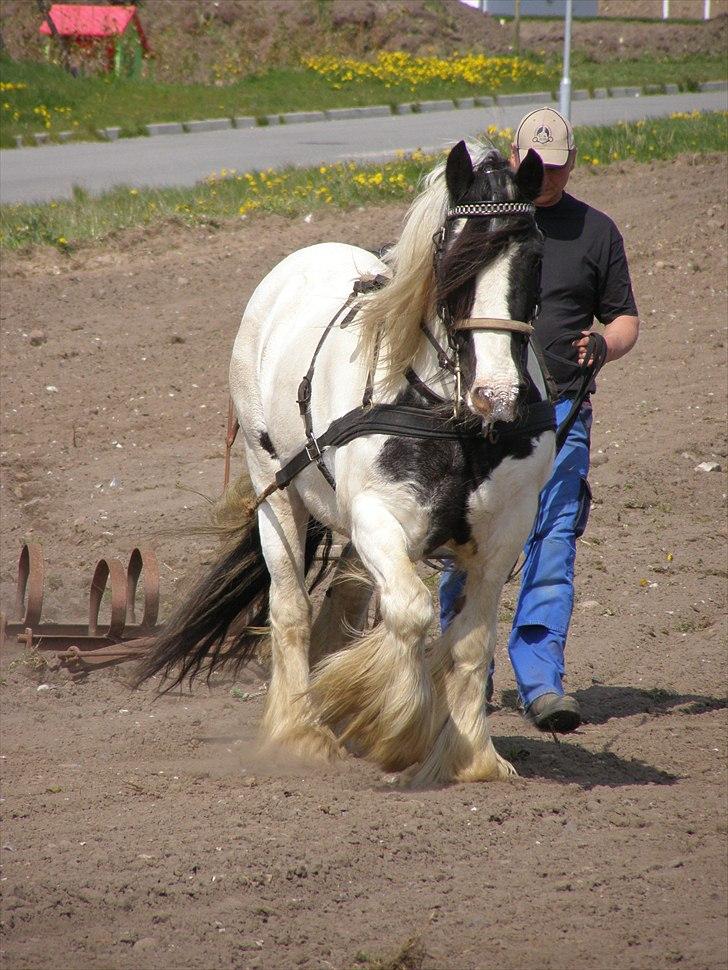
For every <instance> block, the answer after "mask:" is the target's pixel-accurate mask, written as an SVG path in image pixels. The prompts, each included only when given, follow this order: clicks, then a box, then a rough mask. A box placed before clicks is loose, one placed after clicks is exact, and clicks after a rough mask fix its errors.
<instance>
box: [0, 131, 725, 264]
mask: <svg viewBox="0 0 728 970" xmlns="http://www.w3.org/2000/svg"><path fill="white" fill-rule="evenodd" d="M727 126H728V112H714V113H709V114H700V113H699V112H692V113H690V114H684V113H677V114H675V115H673V116H672V117H671V118H669V119H667V118H660V119H654V120H649V121H638V122H634V123H630V124H626V123H620V124H617V125H614V126H611V127H589V126H582V127H577V129H576V142H577V145H578V146H579V154H578V156H577V162H578V164H580V165H582V166H588V167H589V168H591V169H593V170H594V169H597V168H599V167H600V166H604V165H609V164H612V163H615V162H619V161H623V160H626V159H634V160H635V161H638V162H649V161H652V160H655V159H667V158H674V157H675V156H676V155H678V154H680V153H685V152H687V153H694V154H700V153H705V152H715V151H719V152H725V151H726V148H727V147H728V139H727V135H728V127H727ZM486 134H487V136H488V137H489V138H490V139H491V140H492V141H493V143H494V145H495V146H496V147H497V148H499V149H500V151H502V152H504V153H507V152H508V150H509V145H510V141H511V138H512V136H513V132H512V130H511V129H508V128H506V129H498V128H496V127H494V126H491V127H490V128H488V130H487V131H486ZM435 162H436V157H435V156H432V155H426V154H424V153H423V152H421V151H416V152H414V153H412V154H410V155H404V154H402V155H401V156H399V157H397V158H396V159H395V160H393V161H391V162H387V163H386V164H379V165H376V164H375V165H365V166H361V165H357V164H355V163H354V162H348V163H347V162H339V163H336V164H334V165H321V166H319V167H318V168H307V169H300V168H285V169H279V170H274V169H267V170H265V171H262V172H244V173H239V172H236V171H231V170H225V169H223V170H222V171H221V172H213V173H211V174H210V176H209V177H208V178H207V179H206V180H205V181H204V182H203V183H200V184H198V185H196V186H194V187H193V188H188V189H137V188H117V189H114V190H113V191H111V192H107V193H105V194H104V195H102V196H99V197H91V196H89V195H88V194H87V193H86V192H84V191H83V190H81V189H76V190H75V191H74V198H73V199H71V200H68V201H60V202H51V203H42V204H34V205H5V206H0V248H2V249H3V250H5V251H9V250H31V249H32V248H33V247H34V246H38V245H51V246H55V247H56V248H57V249H58V250H59V251H61V252H66V253H69V252H71V251H73V250H74V249H76V248H77V247H79V246H81V245H88V244H94V243H99V242H102V241H103V240H105V239H108V238H109V237H110V236H112V234H114V233H116V232H119V231H121V230H124V229H129V228H132V227H144V226H150V227H161V226H162V225H164V224H165V223H167V224H177V225H185V226H208V227H211V228H219V227H220V226H221V225H222V224H224V223H234V222H235V221H236V220H240V219H248V218H251V217H254V216H255V215H256V214H258V213H277V214H280V215H284V216H298V215H302V214H306V213H308V212H312V211H314V210H315V209H320V208H326V207H337V208H341V209H348V208H351V207H353V206H359V205H376V204H378V203H384V202H400V201H401V202H408V201H409V200H410V199H411V198H412V196H413V194H414V193H415V191H416V189H417V185H418V182H419V180H420V178H421V176H422V174H423V173H424V172H427V171H429V170H430V169H431V168H432V167H433V166H434V164H435Z"/></svg>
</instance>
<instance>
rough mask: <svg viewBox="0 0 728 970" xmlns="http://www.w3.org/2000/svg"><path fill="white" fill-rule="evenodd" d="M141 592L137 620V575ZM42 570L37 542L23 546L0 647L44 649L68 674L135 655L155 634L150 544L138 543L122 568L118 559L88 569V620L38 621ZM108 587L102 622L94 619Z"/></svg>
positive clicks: (155, 585)
mask: <svg viewBox="0 0 728 970" xmlns="http://www.w3.org/2000/svg"><path fill="white" fill-rule="evenodd" d="M140 578H141V579H142V587H143V591H144V596H143V608H142V615H141V619H140V620H139V622H138V623H137V618H136V599H137V587H138V585H139V579H140ZM44 580H45V569H44V565H43V549H42V547H41V545H40V543H37V542H30V543H28V544H27V545H25V546H23V549H22V552H21V553H20V559H19V561H18V580H17V589H16V599H15V612H16V616H17V621H13V622H8V620H7V617H6V616H5V614H4V613H0V647H2V646H5V644H6V642H11V641H12V640H17V642H18V643H23V644H25V646H26V647H27V648H28V649H31V648H34V649H36V650H40V651H50V652H53V653H55V654H56V655H57V657H58V659H59V660H60V662H61V663H62V664H63V665H64V666H66V667H68V668H69V669H70V670H71V671H72V673H75V674H82V673H86V672H88V671H89V670H90V669H92V668H96V667H105V666H109V665H111V664H117V663H122V662H123V661H124V660H131V659H134V658H135V657H140V656H141V655H142V654H143V653H145V652H146V651H147V650H148V649H149V648H150V647H151V645H152V643H153V642H154V637H155V636H156V634H158V633H159V631H160V627H158V626H157V625H156V624H157V615H158V612H159V565H158V563H157V557H156V556H155V554H154V551H153V550H152V548H151V546H149V545H147V544H146V543H140V544H139V545H138V546H137V547H136V548H135V549H133V550H132V553H131V556H130V557H129V563H128V565H127V566H126V568H125V567H124V565H123V563H122V562H121V560H120V559H115V558H111V557H109V558H105V559H100V560H99V561H98V563H97V564H96V568H95V569H94V573H93V577H92V579H91V589H90V593H89V618H88V623H87V624H83V623H43V622H42V621H41V614H42V611H43V593H44ZM107 586H108V587H109V592H110V595H111V604H110V616H109V621H108V623H104V624H102V623H101V622H100V619H99V613H100V611H101V601H102V598H103V596H104V593H105V591H106V589H107Z"/></svg>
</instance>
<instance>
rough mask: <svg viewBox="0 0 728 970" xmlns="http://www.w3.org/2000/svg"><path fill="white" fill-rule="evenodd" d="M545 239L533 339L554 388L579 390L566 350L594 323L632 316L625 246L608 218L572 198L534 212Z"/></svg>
mask: <svg viewBox="0 0 728 970" xmlns="http://www.w3.org/2000/svg"><path fill="white" fill-rule="evenodd" d="M536 222H537V223H538V227H539V229H540V230H541V232H543V234H544V235H545V237H546V239H545V241H544V255H543V265H542V269H541V308H540V311H539V314H538V317H537V318H536V320H535V327H536V334H535V335H536V339H537V340H538V343H539V345H540V347H541V349H542V351H543V352H544V355H545V357H546V365H547V366H548V368H549V370H550V371H551V373H552V375H553V377H554V379H555V381H556V383H557V385H558V388H559V393H568V392H569V391H570V390H571V391H573V390H576V388H577V387H578V375H579V367H578V365H577V363H576V361H577V352H576V348H575V347H572V346H571V343H572V341H573V340H575V339H576V338H577V337H578V336H579V335H580V333H581V331H582V330H588V329H589V328H590V327H591V326H592V324H593V322H594V317H596V318H597V320H599V322H600V323H604V324H609V323H611V322H612V320H614V319H615V317H619V316H622V315H623V314H626V315H629V316H635V317H636V316H637V305H636V304H635V300H634V295H633V293H632V283H631V282H630V278H629V267H628V265H627V257H626V255H625V252H624V242H623V241H622V237H621V235H620V234H619V230H618V229H617V227H616V226H615V225H614V223H613V222H612V220H611V219H610V218H609V216H606V215H605V214H604V213H603V212H599V210H598V209H592V207H591V206H589V205H587V204H586V203H585V202H580V201H579V200H578V199H575V198H574V197H573V196H572V195H567V194H566V193H564V194H563V196H562V197H561V199H560V200H559V201H558V202H557V203H556V205H553V206H547V207H544V208H537V209H536Z"/></svg>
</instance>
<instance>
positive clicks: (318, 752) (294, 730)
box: [263, 724, 346, 762]
mask: <svg viewBox="0 0 728 970" xmlns="http://www.w3.org/2000/svg"><path fill="white" fill-rule="evenodd" d="M263 748H264V750H265V749H278V750H282V751H285V752H286V754H292V755H295V757H297V758H301V759H302V760H304V761H319V762H320V761H323V762H330V761H339V760H341V759H342V758H345V757H346V750H345V749H344V747H343V745H342V744H341V743H340V742H339V741H338V740H337V738H336V737H335V736H334V734H333V732H332V731H330V730H329V729H328V728H326V727H321V726H320V725H317V724H311V725H296V726H294V727H291V728H288V729H287V730H282V731H277V732H276V733H275V734H273V735H267V736H266V737H265V738H264V739H263Z"/></svg>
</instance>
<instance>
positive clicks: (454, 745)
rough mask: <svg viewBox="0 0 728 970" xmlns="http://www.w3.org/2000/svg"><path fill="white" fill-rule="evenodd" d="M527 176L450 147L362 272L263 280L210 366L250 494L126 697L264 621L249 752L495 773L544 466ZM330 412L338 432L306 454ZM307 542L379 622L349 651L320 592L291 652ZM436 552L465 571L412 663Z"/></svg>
mask: <svg viewBox="0 0 728 970" xmlns="http://www.w3.org/2000/svg"><path fill="white" fill-rule="evenodd" d="M542 177H543V169H542V163H541V160H540V159H539V157H538V156H537V155H536V154H535V153H534V152H530V153H529V155H528V156H527V158H526V159H525V160H524V161H523V162H522V164H521V166H520V168H519V169H518V171H517V172H515V173H514V172H512V171H511V170H510V168H509V166H508V164H507V162H506V161H505V159H503V158H502V157H501V156H500V155H499V153H498V152H497V151H495V150H494V149H493V148H492V147H491V146H477V147H475V148H471V149H468V148H467V147H466V145H465V143H464V142H460V143H459V144H458V145H456V146H455V147H454V148H453V149H452V151H451V152H450V154H449V156H448V157H447V160H446V162H445V163H443V164H440V165H439V166H438V167H437V168H436V169H435V170H434V171H433V172H431V173H430V174H429V175H428V176H427V177H426V179H425V183H424V188H423V190H422V191H421V193H420V194H419V195H418V196H417V198H416V199H415V201H414V202H413V204H412V206H411V208H410V211H409V213H408V215H407V218H406V221H405V225H404V228H403V231H402V235H401V237H400V239H399V241H398V242H397V243H396V244H395V245H394V246H393V247H392V248H391V249H390V250H389V251H388V252H386V254H385V255H384V256H382V257H381V258H379V257H378V256H376V255H373V254H372V253H371V252H369V251H367V250H364V249H360V248H357V247H355V246H349V245H343V244H339V243H323V244H320V245H315V246H311V247H309V248H306V249H302V250H299V251H297V252H294V253H292V254H291V255H290V256H288V257H286V258H285V259H284V260H283V261H282V262H280V263H279V264H278V265H277V266H276V267H275V268H274V269H273V270H272V271H271V272H270V273H269V274H268V275H267V276H266V277H265V279H263V281H262V282H261V283H260V285H259V286H258V287H257V289H256V290H255V292H254V293H253V295H252V297H251V299H250V301H249V303H248V305H247V308H246V310H245V313H244V315H243V318H242V323H241V326H240V330H239V332H238V335H237V338H236V340H235V345H234V349H233V354H232V361H231V364H230V390H231V395H232V399H233V402H234V405H235V410H236V413H237V418H238V420H239V423H240V427H241V428H242V431H243V436H244V450H245V458H246V462H247V472H248V475H249V483H250V484H252V490H250V489H248V491H247V492H246V489H245V487H243V485H242V484H241V483H238V485H237V486H235V487H234V488H233V491H232V495H233V498H236V497H237V499H238V500H239V504H240V507H241V509H242V510H243V514H242V519H241V522H242V524H240V525H239V526H238V528H237V529H235V530H233V531H232V542H231V545H230V546H229V547H228V551H227V552H226V553H225V554H224V555H223V556H222V558H221V559H220V560H219V561H218V562H217V563H216V564H215V565H214V566H213V567H212V568H211V571H210V573H209V574H208V575H207V576H206V577H205V578H204V579H203V580H202V581H201V582H200V583H199V585H198V586H197V588H196V589H195V590H194V592H193V593H192V595H191V596H190V597H189V599H188V600H187V601H186V602H185V603H183V604H182V606H181V607H180V608H179V609H178V611H177V612H176V613H175V614H174V615H173V616H172V618H171V619H170V621H169V622H168V623H167V625H166V627H165V630H164V631H163V633H162V635H161V637H160V639H159V641H158V643H157V645H156V647H155V648H154V650H153V652H152V653H151V654H150V655H149V656H148V657H147V658H146V659H145V661H144V662H143V664H142V667H141V669H140V671H139V676H138V682H141V681H143V680H145V679H146V678H148V677H151V676H152V675H154V674H156V673H159V672H163V673H164V674H165V675H166V678H167V680H166V683H167V685H168V687H167V689H168V688H169V686H174V685H176V684H179V683H181V682H182V681H183V680H184V679H186V678H188V677H189V678H192V677H194V676H195V675H196V674H198V673H200V672H201V671H206V672H207V673H208V675H209V673H211V672H212V671H213V670H215V669H217V668H218V667H220V666H222V665H225V664H227V663H233V664H239V663H240V662H243V661H244V660H246V659H248V658H249V657H250V655H251V654H252V652H253V651H254V650H255V646H256V644H257V643H258V642H259V637H258V636H257V635H256V634H257V631H258V630H259V625H260V624H261V623H265V622H266V621H267V623H268V625H269V631H270V638H271V663H272V669H271V678H270V685H269V690H268V694H267V707H266V711H265V715H264V722H263V732H264V736H265V738H266V739H267V741H268V742H272V743H277V744H281V745H284V746H286V747H288V748H289V749H291V750H293V751H294V752H296V753H298V754H300V755H303V756H309V757H310V756H318V757H324V758H331V757H335V756H340V755H342V754H343V753H345V751H346V750H347V746H348V747H349V748H351V747H353V748H354V749H355V750H356V751H357V752H358V753H360V754H363V755H365V756H368V757H370V758H372V759H373V760H375V761H376V762H377V763H378V764H379V765H380V766H381V767H382V768H383V769H384V770H386V771H390V772H401V773H402V774H401V775H400V777H401V778H402V779H403V780H404V781H406V782H407V783H411V784H415V785H424V784H433V783H443V782H449V781H486V780H492V779H499V778H507V777H509V776H510V775H513V774H515V772H514V769H513V767H512V766H511V765H510V764H509V763H508V762H507V761H506V760H505V759H503V758H502V757H501V756H500V755H499V754H497V752H496V751H495V748H494V747H493V743H492V741H491V738H490V735H489V732H488V723H487V720H486V704H485V684H486V675H487V670H488V666H489V663H490V660H491V658H492V656H493V651H494V646H495V632H496V618H497V608H498V602H499V597H500V594H501V590H502V588H503V585H504V583H505V581H506V579H507V578H508V575H509V572H510V570H511V568H512V567H513V564H514V562H515V560H516V559H517V557H518V554H519V551H520V550H521V548H522V546H523V543H524V541H525V539H526V537H527V535H528V533H529V530H530V528H531V526H532V524H533V521H534V518H535V514H536V511H537V505H538V495H539V492H540V490H541V488H542V486H543V484H544V483H545V481H546V479H547V477H548V474H549V470H550V467H551V464H552V461H553V454H554V433H553V432H554V425H553V409H552V408H551V406H550V403H549V402H548V401H547V394H546V388H545V382H544V378H543V375H542V372H541V368H540V366H539V363H538V360H537V358H536V356H535V353H534V350H533V348H532V347H531V346H530V344H529V341H528V335H529V333H530V330H531V327H530V326H529V321H530V320H532V318H533V316H534V314H535V312H536V305H537V300H538V284H539V273H540V260H541V245H542V244H541V235H540V233H539V231H538V228H537V227H536V223H535V220H534V218H533V212H534V209H533V205H532V204H530V203H531V202H532V200H533V199H534V198H535V197H536V196H537V195H538V192H539V189H540V186H541V181H542ZM373 278H377V283H378V284H379V285H376V286H375V285H371V286H367V285H366V283H364V284H362V283H361V281H362V280H365V281H366V280H371V279H373ZM356 284H358V286H357V285H356ZM353 288H354V289H356V290H357V295H356V296H352V290H353ZM312 361H313V363H312ZM309 365H311V366H309ZM307 368H308V373H307V372H306V369H307ZM304 374H306V379H305V380H304V381H302V376H303V375H304ZM306 382H308V383H307V384H306ZM297 400H298V403H297ZM350 412H351V414H353V415H354V419H353V421H354V425H355V426H356V427H358V429H359V430H358V431H357V432H355V433H354V434H353V435H350V436H345V435H344V436H342V435H340V436H339V437H338V438H336V437H334V438H333V439H332V440H331V442H329V441H328V440H327V438H326V436H325V433H326V431H327V429H329V428H330V427H331V426H332V425H334V426H335V425H336V422H337V420H338V419H341V418H342V416H343V415H347V416H348V415H349V413H350ZM402 415H404V417H402ZM302 418H303V420H302ZM357 421H358V422H359V425H357ZM398 421H399V422H401V423H402V429H398V427H397V426H396V422H398ZM367 422H369V423H368V424H367ZM392 422H394V424H393V423H392ZM364 425H366V427H364ZM365 432H366V433H365ZM292 457H297V458H298V459H299V461H298V464H296V462H294V463H293V464H294V465H296V468H295V471H294V474H293V477H292V479H291V480H290V482H289V483H288V484H286V487H276V475H278V476H279V483H280V482H281V480H283V481H284V480H285V479H286V478H288V477H290V476H288V475H286V474H283V472H282V469H286V468H288V469H289V471H290V468H291V465H290V460H291V458H292ZM326 530H332V531H333V532H336V533H339V534H342V535H344V536H348V537H350V540H351V553H350V556H349V558H350V559H352V560H354V561H359V562H360V565H361V566H363V568H364V570H365V572H366V574H368V578H369V580H370V581H371V583H372V584H373V586H374V587H375V588H376V590H377V591H378V593H379V602H380V613H381V622H379V623H378V624H377V625H376V626H375V627H374V628H373V629H364V630H363V631H361V632H358V633H356V634H354V633H353V632H352V627H356V626H358V625H359V626H360V625H361V624H360V623H359V618H358V617H357V616H356V614H357V613H360V612H361V609H362V605H363V604H364V606H365V605H366V602H367V598H368V594H367V596H364V595H362V591H361V587H358V586H357V585H356V583H354V582H353V581H352V580H349V582H348V583H347V581H346V578H344V579H343V580H342V582H341V585H340V586H337V584H336V582H334V584H333V586H332V589H333V591H334V592H333V593H332V591H331V590H330V591H329V594H330V595H329V597H327V599H326V600H325V608H324V610H323V616H322V617H319V619H318V620H317V622H316V624H315V625H313V628H314V632H315V633H318V634H319V635H320V636H319V641H320V640H321V637H322V636H323V639H324V642H318V643H314V644H312V633H311V631H312V606H311V601H310V597H309V593H308V592H307V587H306V572H307V570H308V568H309V566H310V565H311V561H312V559H313V553H314V551H315V548H316V545H317V542H318V541H319V540H320V539H321V537H322V536H323V534H324V533H325V531H326ZM443 546H446V547H448V548H449V550H450V551H451V553H452V555H453V556H454V557H455V560H456V561H457V563H458V564H459V566H460V567H461V568H462V569H464V570H465V571H466V572H467V584H466V589H465V603H464V606H463V608H462V610H461V612H460V613H459V614H458V616H457V617H456V618H455V619H454V620H453V622H452V624H451V625H450V626H449V627H448V629H447V631H446V632H445V633H444V634H443V635H442V636H440V637H436V638H434V642H431V643H430V644H429V645H426V635H427V631H428V628H429V627H430V626H431V624H432V621H433V615H434V611H433V602H432V596H431V594H430V591H429V590H428V588H427V586H426V585H425V583H424V582H423V581H422V579H421V578H420V577H419V575H418V573H417V569H416V564H417V562H418V561H419V560H421V559H422V558H423V557H426V556H427V555H428V553H431V552H432V550H434V549H436V548H442V547H443ZM337 589H338V590H339V592H338V594H337V593H336V592H335V591H336V590H337ZM364 626H366V624H364ZM317 657H319V658H320V659H319V660H318V663H316V664H314V665H312V660H314V659H316V658H317Z"/></svg>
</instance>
